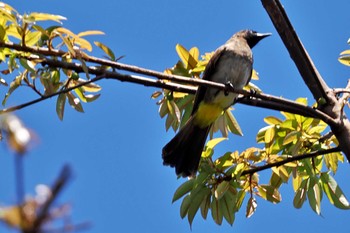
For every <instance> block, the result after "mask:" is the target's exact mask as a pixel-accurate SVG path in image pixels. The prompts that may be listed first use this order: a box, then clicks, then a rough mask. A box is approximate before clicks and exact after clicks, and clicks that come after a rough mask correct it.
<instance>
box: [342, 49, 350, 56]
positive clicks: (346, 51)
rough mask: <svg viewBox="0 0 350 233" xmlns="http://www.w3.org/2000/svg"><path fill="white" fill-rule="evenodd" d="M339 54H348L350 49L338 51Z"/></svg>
mask: <svg viewBox="0 0 350 233" xmlns="http://www.w3.org/2000/svg"><path fill="white" fill-rule="evenodd" d="M340 55H350V49H348V50H344V51H343V52H341V53H340Z"/></svg>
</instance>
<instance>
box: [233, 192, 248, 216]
mask: <svg viewBox="0 0 350 233" xmlns="http://www.w3.org/2000/svg"><path fill="white" fill-rule="evenodd" d="M245 195H246V192H245V191H244V190H239V191H238V193H237V201H236V206H235V210H236V212H238V211H239V209H240V208H241V206H242V204H243V201H244V198H245Z"/></svg>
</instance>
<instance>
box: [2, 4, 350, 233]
mask: <svg viewBox="0 0 350 233" xmlns="http://www.w3.org/2000/svg"><path fill="white" fill-rule="evenodd" d="M7 3H8V4H10V5H12V6H13V7H14V8H16V9H17V10H18V11H19V12H21V13H24V12H34V11H36V12H48V13H53V14H60V15H63V16H65V17H67V18H68V21H65V22H64V25H63V26H64V27H67V28H69V29H71V30H72V31H73V32H76V33H78V32H80V31H85V30H92V29H98V30H102V31H104V32H105V33H106V35H105V36H98V37H91V41H93V40H98V41H101V42H103V43H105V44H107V45H108V46H109V47H111V48H112V49H113V50H114V51H115V53H116V55H117V56H120V55H126V57H125V58H124V59H123V60H122V61H121V62H123V63H127V64H133V65H137V66H141V67H145V68H149V69H153V70H158V71H163V70H164V69H165V68H168V67H171V66H173V65H174V64H175V63H176V62H177V60H178V57H177V54H176V52H175V45H176V44H177V43H180V44H182V45H183V46H185V47H187V48H191V47H192V46H197V47H199V49H200V51H201V53H204V52H209V51H213V50H215V49H216V48H217V47H218V46H220V45H221V44H222V43H224V42H225V41H226V40H227V39H228V38H229V37H230V36H231V35H232V34H233V33H234V32H236V31H238V30H241V29H245V28H251V29H254V30H257V31H259V32H272V33H273V36H272V37H269V38H267V39H265V40H264V41H262V42H261V43H260V44H259V45H258V46H257V47H256V48H254V59H255V63H254V67H255V69H256V70H257V71H258V72H259V74H260V80H259V81H256V82H255V84H257V85H258V86H259V87H260V88H261V89H262V90H263V91H264V92H265V93H270V94H273V95H277V96H283V97H286V98H289V99H296V98H297V97H308V98H309V99H310V102H312V96H311V95H310V94H309V91H308V89H307V88H306V87H305V85H304V83H303V81H302V79H301V78H300V75H299V73H298V71H297V69H296V68H295V66H294V64H293V62H292V60H291V59H290V57H289V55H288V53H287V51H286V49H285V48H284V46H283V44H282V41H281V39H280V38H279V36H278V34H277V33H276V31H275V30H274V27H273V25H272V23H271V21H270V19H269V17H268V15H267V13H266V12H265V10H264V8H263V7H262V5H261V3H260V1H227V0H222V1H198V0H193V1H185V0H179V1H169V0H162V1H161V0H150V1H136V0H118V1H107V0H99V1H68V0H60V1H58V0H51V1H47V0H45V1H44V0H31V1H21V2H19V1H8V2H7ZM283 3H284V6H285V8H286V10H287V13H288V15H289V17H290V19H291V21H292V23H293V25H294V27H295V29H296V31H297V33H298V34H299V36H300V38H301V40H302V42H303V44H304V46H305V47H306V49H307V50H308V52H309V54H310V56H311V57H312V58H313V60H314V63H315V65H316V66H317V67H318V69H319V71H320V73H321V75H322V76H323V77H324V79H325V80H326V82H327V83H328V84H329V86H330V87H344V86H345V85H346V83H347V79H348V78H349V71H350V69H349V68H348V67H345V66H343V65H341V64H340V63H339V62H338V61H337V58H338V55H339V53H340V52H341V51H343V50H345V49H348V45H347V44H346V42H347V40H348V38H349V37H350V33H349V24H348V22H349V21H350V14H349V12H348V10H349V9H350V2H349V1H348V0H339V1H337V3H336V4H335V3H334V2H325V1H324V2H322V3H321V2H317V4H316V3H315V2H311V1H310V2H306V1H283ZM93 55H95V56H102V55H103V54H102V53H101V52H100V51H99V50H98V49H95V51H94V52H93ZM99 84H100V85H101V86H102V87H103V90H102V95H101V97H100V99H99V100H98V101H96V102H94V103H91V104H88V105H84V109H85V113H84V114H81V113H77V112H76V111H74V110H73V109H71V108H67V110H66V112H65V118H64V121H63V122H61V121H60V120H59V119H58V118H57V116H56V113H55V99H52V100H48V101H46V102H42V103H39V104H37V105H35V106H32V107H30V108H26V109H23V110H21V111H19V112H18V113H17V114H18V115H19V116H20V117H21V118H22V119H23V121H24V123H25V124H26V125H27V126H28V127H30V128H31V129H33V130H34V131H35V132H36V134H37V136H38V140H37V143H36V144H37V145H36V146H35V148H34V149H33V150H32V151H31V152H30V153H29V155H28V157H27V158H26V159H25V160H26V161H25V175H26V190H27V191H28V192H33V190H34V187H35V185H36V184H38V183H47V184H50V183H51V182H52V181H53V180H54V178H55V177H56V175H57V174H58V172H59V170H60V168H61V167H62V165H63V164H65V163H69V164H70V165H71V166H72V168H73V170H74V179H73V181H72V182H71V183H70V185H69V187H68V188H67V189H66V190H65V192H64V195H62V196H61V198H60V200H61V201H67V202H69V203H71V204H72V206H73V212H72V216H73V218H72V219H73V221H74V222H76V223H79V222H82V221H85V220H88V221H91V222H92V223H93V227H92V228H91V229H90V230H88V231H86V232H87V233H102V232H106V233H108V232H154V233H158V232H164V231H166V232H168V233H172V232H174V233H175V232H176V233H178V232H193V233H197V232H201V233H206V232H232V231H235V232H245V233H250V232H256V231H257V229H260V230H261V231H263V232H265V231H266V232H267V231H268V232H271V233H274V232H281V231H282V232H296V231H298V232H348V229H346V228H344V227H343V226H346V225H347V223H348V221H349V220H350V212H349V211H343V210H339V209H336V208H335V207H333V206H332V205H331V204H329V202H328V199H327V198H326V197H325V196H324V199H323V201H322V217H320V216H317V215H316V214H314V213H313V211H312V210H311V208H310V207H309V206H308V203H305V204H304V206H303V208H302V209H301V210H297V209H294V208H293V204H292V200H293V190H292V187H291V186H287V187H285V188H282V190H281V194H282V199H283V201H282V203H280V204H278V205H273V204H271V203H267V202H266V201H264V200H262V199H258V200H257V201H258V209H257V212H256V213H255V214H254V215H253V216H252V217H251V218H250V219H246V218H245V209H244V208H242V209H241V211H240V212H239V213H238V214H237V215H236V220H235V223H234V226H233V227H231V226H229V225H228V224H226V223H223V225H222V226H217V225H216V224H214V223H213V221H212V220H211V219H210V218H209V219H208V220H203V219H201V218H200V216H197V217H196V219H195V221H194V223H193V226H192V231H191V230H190V227H189V224H188V222H187V220H186V219H185V220H182V219H181V218H180V216H179V206H180V203H175V204H171V199H172V195H173V193H174V191H175V190H176V188H177V187H178V186H179V184H180V183H181V182H182V181H183V180H180V181H179V180H177V179H176V176H175V173H174V171H173V169H170V168H169V167H163V166H162V161H161V155H160V154H161V148H162V147H163V146H164V144H165V143H167V142H168V141H169V140H170V139H171V137H172V136H173V135H174V133H173V132H171V131H169V132H165V127H164V125H165V122H164V120H162V119H160V118H159V116H158V113H157V110H158V107H157V106H156V105H155V101H154V100H152V99H151V98H150V95H151V94H152V93H153V92H154V91H155V90H156V89H154V88H148V87H147V88H146V87H143V86H139V85H135V84H128V83H121V82H117V81H102V82H100V83H99ZM0 92H1V94H0V95H3V94H4V93H5V92H6V90H5V89H4V88H2V89H0ZM30 97H33V96H31V95H27V94H25V93H17V94H14V95H13V96H11V98H10V99H9V101H8V104H9V105H11V104H19V103H22V102H23V101H25V100H27V99H28V98H30ZM234 114H235V116H236V118H237V120H238V121H239V123H240V125H241V128H242V130H243V132H244V136H243V137H238V136H233V135H231V136H230V139H229V140H228V141H225V142H223V143H221V144H220V145H219V148H218V152H219V153H220V152H224V151H228V150H240V151H241V150H243V149H244V148H247V147H250V146H256V142H255V135H256V133H257V131H258V130H259V129H260V128H261V127H263V126H264V122H263V117H264V116H266V115H277V116H278V115H279V113H276V112H273V111H268V110H263V109H257V108H252V107H247V106H242V105H236V106H235V111H234ZM0 154H1V156H0V170H1V171H2V172H1V174H2V175H1V176H0V190H2V191H1V192H0V204H6V203H14V202H15V200H16V198H15V192H14V187H13V184H14V177H13V158H12V154H11V153H10V152H9V151H8V150H7V149H6V147H5V146H2V147H0ZM264 174H265V175H266V174H267V172H265V173H264V172H262V173H261V178H262V179H264V177H265V175H264ZM349 175H350V166H349V164H347V163H345V164H343V165H341V166H340V169H339V172H338V173H337V175H336V177H335V178H336V179H337V181H338V183H339V184H340V186H341V188H342V189H343V191H344V192H345V193H346V194H347V196H348V197H349V198H350V184H349V179H348V177H349ZM265 179H266V177H265ZM4 229H5V228H2V226H0V230H1V232H3V231H4Z"/></svg>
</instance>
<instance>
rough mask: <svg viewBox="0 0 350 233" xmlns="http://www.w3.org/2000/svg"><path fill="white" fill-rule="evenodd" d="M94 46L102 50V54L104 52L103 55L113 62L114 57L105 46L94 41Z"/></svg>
mask: <svg viewBox="0 0 350 233" xmlns="http://www.w3.org/2000/svg"><path fill="white" fill-rule="evenodd" d="M94 44H95V45H96V46H97V47H99V48H100V49H102V51H103V52H105V54H107V56H108V57H109V58H110V59H111V60H112V61H115V55H114V53H113V51H112V50H111V49H110V48H109V47H107V46H106V45H104V44H102V43H101V42H98V41H94Z"/></svg>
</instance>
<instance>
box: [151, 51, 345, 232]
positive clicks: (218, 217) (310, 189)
mask: <svg viewBox="0 0 350 233" xmlns="http://www.w3.org/2000/svg"><path fill="white" fill-rule="evenodd" d="M176 51H177V53H178V55H179V57H180V61H179V62H177V63H176V64H175V66H174V67H173V68H171V69H167V70H166V71H165V72H167V73H170V74H178V75H184V76H187V77H191V78H199V77H200V74H201V73H202V72H203V71H204V69H205V65H206V64H207V63H208V60H209V59H210V54H211V53H206V54H205V55H204V56H202V59H201V60H198V57H199V55H198V54H199V52H198V49H197V48H195V47H194V48H191V49H190V50H189V51H187V50H186V49H185V48H184V47H183V46H181V45H177V46H176ZM253 75H254V76H255V75H256V72H255V71H254V73H253ZM252 86H253V85H251V87H250V88H252ZM258 90H259V91H261V90H260V89H258ZM160 95H162V99H161V100H160V101H159V102H158V104H159V105H160V108H159V114H160V116H161V117H162V118H163V117H166V130H168V129H169V128H170V127H172V128H173V129H174V130H177V129H178V128H179V127H181V126H182V125H183V124H184V123H185V122H186V121H187V120H188V117H189V115H190V113H191V107H192V102H193V96H191V95H188V94H184V93H176V92H172V91H168V90H163V91H162V92H156V93H155V94H154V95H153V97H159V96H160ZM296 102H297V103H299V104H302V105H305V106H307V105H308V102H307V99H305V98H299V99H297V100H296ZM228 114H231V116H232V117H233V115H232V113H231V111H226V112H225V113H224V114H223V115H222V116H221V117H220V118H219V119H217V121H216V123H215V125H214V126H213V127H212V129H211V130H212V134H211V136H213V132H216V131H218V130H220V131H221V133H222V135H223V136H224V138H213V137H211V138H213V139H211V140H209V141H208V142H207V144H206V146H205V148H204V150H203V153H202V159H201V163H200V167H199V171H198V174H197V176H196V177H193V178H191V179H189V180H187V181H185V182H184V183H183V184H182V185H180V187H179V188H178V189H177V190H176V191H175V194H174V197H173V202H174V201H179V200H181V199H182V203H181V207H180V216H181V217H182V218H185V217H187V219H188V221H189V223H190V225H192V223H193V220H194V218H195V216H196V214H197V212H199V211H200V213H201V216H202V218H204V219H206V218H207V216H208V213H209V210H210V213H211V217H212V219H213V220H214V222H215V223H217V224H218V225H221V224H222V222H223V220H224V219H225V221H226V222H227V223H229V224H231V225H232V224H233V223H234V220H235V214H236V213H237V212H238V211H239V210H240V208H241V207H242V206H243V203H245V205H246V207H245V209H246V217H251V216H252V215H253V214H254V212H255V211H256V209H257V206H258V198H262V199H263V200H266V201H269V202H272V203H274V204H277V203H279V202H280V201H281V200H282V195H281V193H280V191H279V190H280V187H281V186H282V184H287V183H288V182H290V181H292V184H293V190H294V200H293V205H294V207H295V208H301V207H302V206H303V204H304V203H305V201H308V203H309V205H310V207H311V209H312V210H313V211H315V213H317V214H318V215H320V214H321V201H322V198H323V196H324V195H325V196H326V197H327V198H328V200H329V202H330V203H331V204H333V205H334V206H336V207H337V208H340V209H349V208H350V204H349V202H348V200H347V199H346V197H345V195H344V193H343V192H342V190H341V188H340V187H339V185H338V184H337V182H336V180H335V179H334V175H335V174H336V172H337V169H338V164H339V162H344V157H343V155H342V154H341V153H340V152H334V153H329V154H325V155H320V156H316V157H311V158H309V157H308V158H303V156H300V155H305V154H308V153H312V152H315V151H320V150H327V149H330V148H334V147H336V146H338V141H337V140H336V138H335V137H334V136H333V134H332V133H331V132H327V131H328V130H329V128H328V125H327V124H326V123H325V122H323V121H322V120H319V119H315V118H311V117H305V116H302V115H298V114H292V113H287V112H281V116H282V117H281V118H279V117H276V116H268V117H265V118H264V121H265V123H266V124H267V126H266V127H264V128H262V129H260V130H259V131H258V133H257V136H256V140H257V143H259V144H261V145H263V146H262V147H261V148H257V147H251V148H247V149H246V150H244V151H243V152H238V151H234V150H233V151H234V152H230V151H229V152H226V153H224V154H223V155H221V156H217V155H216V156H215V157H214V149H215V147H216V146H217V145H218V144H219V143H220V142H221V141H223V140H224V139H225V137H227V135H228V132H234V133H236V134H238V135H241V134H242V133H241V129H240V127H239V125H238V123H237V121H236V120H235V119H234V118H230V117H227V116H228ZM298 156H300V159H296V160H293V162H285V163H283V165H280V166H272V168H271V169H270V173H271V175H270V178H269V180H268V182H262V181H260V179H259V175H258V174H257V173H256V172H254V169H255V168H258V167H260V166H264V165H267V164H269V165H270V164H272V165H273V164H275V163H279V162H283V161H288V159H289V158H295V157H296V158H297V157H298Z"/></svg>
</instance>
